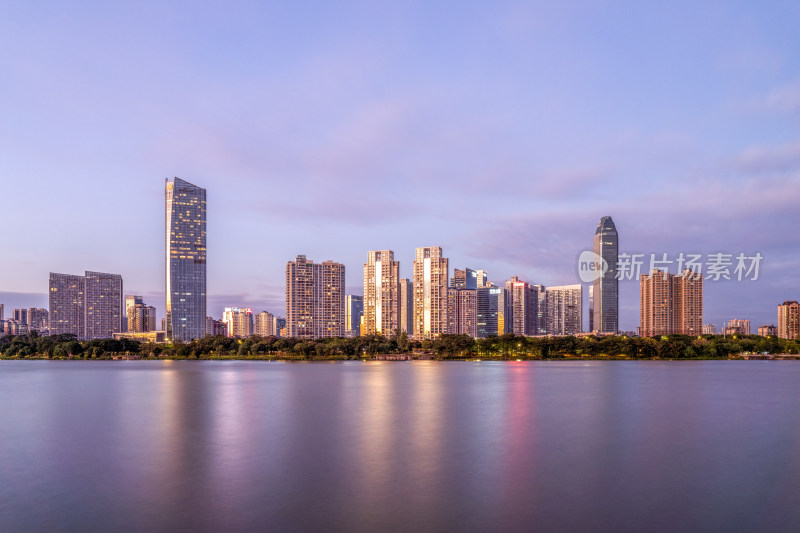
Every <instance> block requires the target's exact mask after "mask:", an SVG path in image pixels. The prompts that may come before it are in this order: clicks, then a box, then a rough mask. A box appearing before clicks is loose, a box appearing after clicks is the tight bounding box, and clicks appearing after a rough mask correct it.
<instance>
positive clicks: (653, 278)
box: [639, 269, 703, 337]
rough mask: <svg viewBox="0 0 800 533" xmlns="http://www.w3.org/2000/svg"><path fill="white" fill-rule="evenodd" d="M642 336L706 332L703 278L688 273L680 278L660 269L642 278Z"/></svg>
mask: <svg viewBox="0 0 800 533" xmlns="http://www.w3.org/2000/svg"><path fill="white" fill-rule="evenodd" d="M639 286H640V295H639V298H640V301H639V303H640V312H639V315H640V327H639V332H640V335H641V336H642V337H654V336H658V335H672V334H680V335H700V334H702V333H703V276H702V275H701V274H696V273H694V272H692V271H691V270H688V269H687V270H684V271H683V273H682V274H681V275H679V276H673V275H672V274H670V273H669V272H665V271H661V270H658V269H655V270H653V272H652V274H650V275H644V274H642V276H641V278H640V284H639Z"/></svg>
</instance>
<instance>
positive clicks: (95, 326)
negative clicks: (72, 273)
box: [85, 272, 205, 340]
mask: <svg viewBox="0 0 800 533" xmlns="http://www.w3.org/2000/svg"><path fill="white" fill-rule="evenodd" d="M85 279H86V293H85V294H86V304H85V308H86V340H92V339H110V338H111V337H113V335H114V333H119V332H121V331H124V330H123V328H122V316H123V297H122V276H120V275H119V274H106V273H105V272H86V275H85ZM204 328H205V326H204Z"/></svg>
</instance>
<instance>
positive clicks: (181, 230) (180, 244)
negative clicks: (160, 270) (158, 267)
mask: <svg viewBox="0 0 800 533" xmlns="http://www.w3.org/2000/svg"><path fill="white" fill-rule="evenodd" d="M165 202H166V208H165V211H166V228H165V229H166V231H165V234H166V276H165V278H166V307H165V310H166V327H167V329H166V331H167V338H168V339H169V340H173V341H190V340H192V339H199V338H201V337H203V336H204V335H205V321H206V190H205V189H202V188H200V187H198V186H196V185H193V184H191V183H189V182H188V181H184V180H182V179H180V178H173V179H172V180H170V179H167V180H166V183H165Z"/></svg>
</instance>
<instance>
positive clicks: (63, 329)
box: [49, 272, 86, 340]
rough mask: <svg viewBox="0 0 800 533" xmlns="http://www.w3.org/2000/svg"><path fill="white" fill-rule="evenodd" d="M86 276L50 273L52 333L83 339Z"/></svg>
mask: <svg viewBox="0 0 800 533" xmlns="http://www.w3.org/2000/svg"><path fill="white" fill-rule="evenodd" d="M85 290H86V278H84V277H83V276H73V275H71V274H58V273H55V272H51V273H50V290H49V301H50V334H51V335H64V334H71V335H75V336H76V337H77V338H78V339H81V340H83V339H84V336H85V334H86V327H85V319H86V316H85V308H84V304H85Z"/></svg>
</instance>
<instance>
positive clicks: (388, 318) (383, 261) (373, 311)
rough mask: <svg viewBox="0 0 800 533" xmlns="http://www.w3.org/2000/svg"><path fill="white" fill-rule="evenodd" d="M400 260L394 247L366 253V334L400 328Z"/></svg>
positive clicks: (388, 334)
mask: <svg viewBox="0 0 800 533" xmlns="http://www.w3.org/2000/svg"><path fill="white" fill-rule="evenodd" d="M399 307H400V262H399V261H395V260H394V252H392V251H391V250H377V251H370V252H367V262H366V263H364V315H363V316H364V334H365V335H373V334H381V335H385V336H390V335H392V334H394V332H395V330H397V329H400V308H399Z"/></svg>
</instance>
